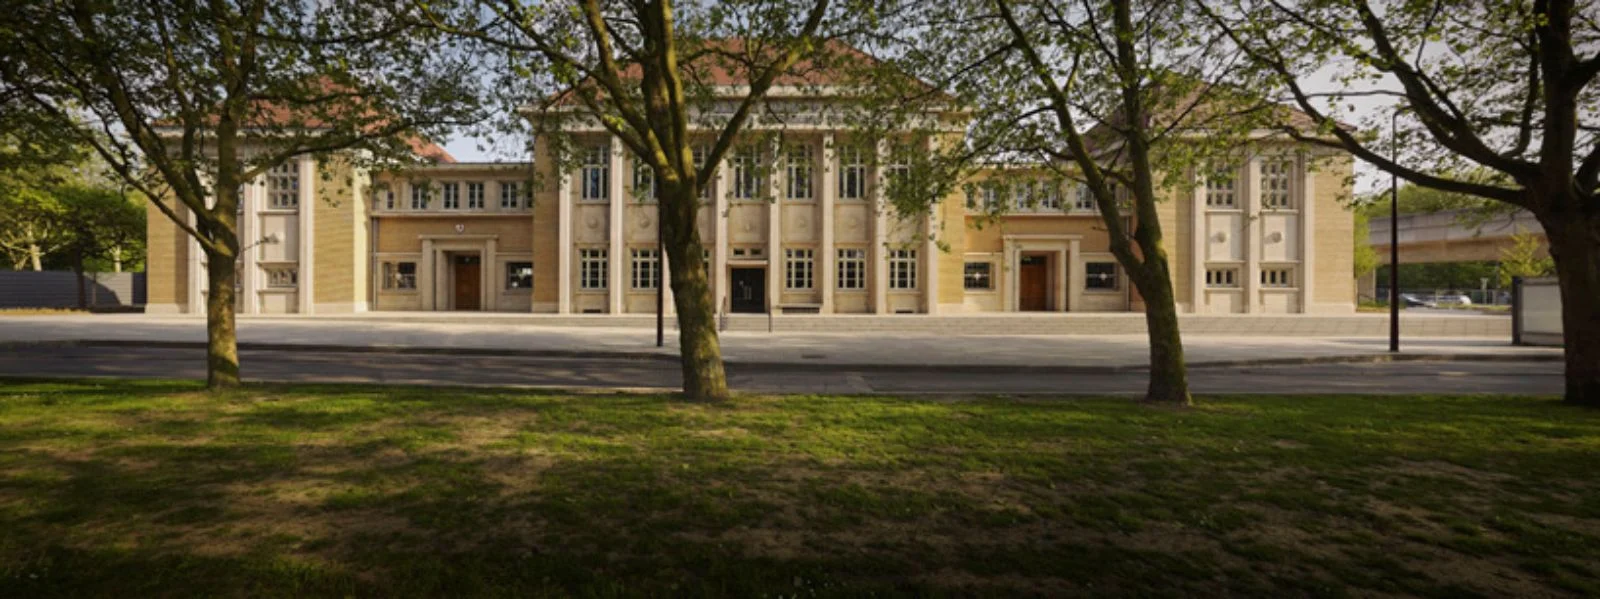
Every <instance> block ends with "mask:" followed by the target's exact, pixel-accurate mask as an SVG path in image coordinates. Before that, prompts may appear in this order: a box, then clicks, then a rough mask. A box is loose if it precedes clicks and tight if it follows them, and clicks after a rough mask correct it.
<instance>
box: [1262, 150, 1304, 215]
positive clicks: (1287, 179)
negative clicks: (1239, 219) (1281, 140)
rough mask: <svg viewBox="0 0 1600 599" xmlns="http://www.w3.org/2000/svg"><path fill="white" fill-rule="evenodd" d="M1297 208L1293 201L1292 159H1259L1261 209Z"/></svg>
mask: <svg viewBox="0 0 1600 599" xmlns="http://www.w3.org/2000/svg"><path fill="white" fill-rule="evenodd" d="M1297 208H1298V207H1297V206H1295V202H1294V160H1292V159H1289V158H1272V159H1263V160H1261V209H1262V210H1279V211H1284V210H1295V209H1297Z"/></svg>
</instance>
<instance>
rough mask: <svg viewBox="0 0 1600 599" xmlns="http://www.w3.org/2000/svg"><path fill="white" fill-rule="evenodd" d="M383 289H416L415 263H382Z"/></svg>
mask: <svg viewBox="0 0 1600 599" xmlns="http://www.w3.org/2000/svg"><path fill="white" fill-rule="evenodd" d="M383 288H384V289H416V288H417V263H416V262H384V263H383Z"/></svg>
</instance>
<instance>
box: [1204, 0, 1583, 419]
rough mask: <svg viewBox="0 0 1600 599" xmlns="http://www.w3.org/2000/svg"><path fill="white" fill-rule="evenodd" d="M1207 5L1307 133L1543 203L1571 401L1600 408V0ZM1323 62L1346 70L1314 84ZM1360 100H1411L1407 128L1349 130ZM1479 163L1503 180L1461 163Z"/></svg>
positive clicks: (1375, 157)
mask: <svg viewBox="0 0 1600 599" xmlns="http://www.w3.org/2000/svg"><path fill="white" fill-rule="evenodd" d="M1197 8H1198V9H1199V10H1201V11H1203V12H1204V13H1205V14H1206V15H1207V16H1208V18H1209V19H1210V20H1211V21H1213V22H1214V23H1215V24H1216V25H1218V26H1219V27H1221V29H1222V31H1223V33H1224V34H1225V35H1226V36H1227V37H1228V38H1229V39H1230V40H1232V41H1233V42H1234V43H1236V44H1238V45H1239V46H1240V47H1241V48H1243V49H1244V50H1245V51H1246V53H1247V54H1248V56H1249V58H1250V62H1251V63H1252V64H1254V65H1256V66H1258V67H1259V68H1260V69H1261V70H1262V71H1263V72H1265V73H1267V74H1268V75H1270V76H1272V77H1273V78H1274V80H1275V83H1276V85H1277V87H1279V88H1282V89H1284V90H1285V91H1286V92H1287V94H1288V95H1289V96H1290V97H1291V98H1292V99H1293V101H1294V102H1295V103H1296V104H1297V105H1298V106H1299V107H1300V109H1301V110H1303V111H1305V112H1306V113H1307V114H1308V115H1310V117H1311V118H1312V119H1313V120H1314V121H1315V122H1316V123H1317V124H1318V125H1319V126H1320V128H1321V131H1322V132H1323V133H1324V134H1328V135H1331V137H1328V136H1327V135H1324V136H1311V135H1304V134H1301V135H1302V137H1304V138H1305V139H1306V140H1307V141H1310V142H1312V143H1321V144H1327V145H1331V146H1335V147H1339V148H1343V149H1345V150H1348V151H1350V152H1352V153H1354V154H1355V155H1356V156H1357V157H1359V158H1361V159H1362V160H1365V161H1367V162H1370V163H1372V164H1373V165H1376V166H1377V167H1378V168H1380V169H1383V170H1385V171H1387V172H1390V173H1394V174H1396V175H1398V176H1399V177H1401V178H1404V179H1406V180H1407V181H1410V182H1412V183H1415V184H1418V185H1422V186H1426V187H1431V188H1434V189H1439V190H1444V191H1449V192H1456V193H1461V194H1469V195H1473V196H1477V197H1481V198H1486V199H1489V200H1493V201H1496V202H1502V203H1505V204H1509V205H1510V206H1513V207H1515V208H1520V209H1525V210H1527V211H1529V212H1531V213H1533V215H1534V216H1535V217H1536V218H1538V219H1539V222H1540V224H1541V225H1542V226H1543V227H1544V229H1545V233H1546V235H1547V236H1548V239H1549V243H1550V254H1551V256H1552V257H1553V258H1554V260H1555V267H1556V276H1557V277H1558V278H1559V279H1560V282H1561V306H1562V329H1563V339H1564V342H1565V346H1566V347H1565V349H1566V401H1568V402H1571V403H1574V404H1578V405H1584V406H1590V407H1600V302H1597V301H1595V298H1596V297H1600V195H1597V194H1600V86H1596V85H1595V78H1596V76H1597V75H1600V16H1597V15H1600V2H1597V1H1596V0H1494V1H1486V2H1443V1H1442V0H1435V1H1432V2H1427V1H1424V2H1385V3H1382V4H1380V5H1378V6H1374V5H1373V4H1372V3H1370V2H1368V1H1367V0H1300V1H1284V0H1233V1H1231V2H1226V3H1222V2H1215V3H1199V4H1198V5H1197ZM1323 72H1336V73H1338V75H1339V76H1338V81H1339V83H1340V84H1341V85H1340V86H1339V87H1338V88H1337V89H1335V90H1333V91H1329V92H1319V91H1317V89H1316V88H1315V87H1314V86H1312V85H1311V84H1310V83H1309V81H1311V80H1312V79H1313V74H1314V73H1323ZM1389 82H1392V83H1389ZM1355 96H1367V97H1374V96H1376V97H1383V96H1387V97H1389V98H1392V99H1393V100H1394V101H1395V102H1396V103H1397V107H1398V108H1402V109H1404V112H1405V118H1404V119H1401V120H1400V124H1401V125H1402V127H1401V128H1400V129H1399V132H1398V134H1397V135H1395V136H1394V137H1392V138H1390V139H1387V140H1383V139H1379V137H1378V135H1377V133H1376V132H1377V131H1381V130H1383V129H1386V128H1387V126H1389V125H1390V124H1391V123H1385V122H1368V123H1365V125H1366V129H1365V130H1358V129H1351V128H1345V127H1341V126H1340V124H1339V123H1338V122H1337V121H1336V119H1338V118H1339V117H1340V116H1341V115H1340V111H1341V110H1342V109H1343V108H1344V104H1345V100H1347V99H1349V98H1352V97H1355ZM1383 120H1388V119H1383ZM1386 142H1387V143H1386ZM1396 148H1398V150H1399V152H1398V154H1395V153H1394V151H1395V149H1396ZM1475 170H1482V171H1487V172H1490V173H1493V174H1494V175H1495V176H1496V177H1495V178H1494V179H1493V180H1489V181H1483V180H1473V179H1470V178H1463V177H1460V176H1458V175H1454V174H1452V173H1464V172H1473V171H1475Z"/></svg>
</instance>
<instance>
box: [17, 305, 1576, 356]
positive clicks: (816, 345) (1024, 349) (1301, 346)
mask: <svg viewBox="0 0 1600 599" xmlns="http://www.w3.org/2000/svg"><path fill="white" fill-rule="evenodd" d="M462 320H464V321H467V322H451V323H445V322H406V321H395V320H392V319H376V318H360V319H334V318H298V319H297V318H283V317H275V318H241V319H240V321H239V341H240V343H241V345H242V346H243V347H245V348H256V349H294V348H306V349H313V348H314V349H322V350H342V349H356V350H359V351H406V352H419V353H440V354H450V353H463V354H466V353H472V354H518V355H544V356H571V357H586V356H589V357H611V358H615V357H635V358H639V359H672V358H674V357H675V356H676V355H677V335H676V334H675V332H674V331H673V330H672V329H671V328H670V323H669V329H668V331H667V340H666V347H664V348H658V347H655V332H654V330H652V329H648V328H638V327H630V328H608V327H578V328H574V327H559V326H539V325H527V324H507V323H505V322H503V321H495V322H493V323H478V322H471V319H462ZM205 337H206V336H205V321H204V320H203V319H200V318H196V317H188V316H147V315H70V316H26V317H23V316H18V317H0V344H27V343H37V342H53V343H108V344H127V345H174V344H184V345H198V344H203V343H204V342H205ZM1401 343H1402V350H1403V352H1402V356H1401V359H1414V358H1429V359H1469V360H1491V359H1492V360H1506V359H1526V360H1553V359H1559V357H1560V356H1561V350H1560V348H1548V347H1513V346H1511V345H1510V343H1509V341H1508V340H1507V339H1506V338H1504V337H1470V336H1456V337H1402V341H1401ZM1184 346H1185V348H1184V349H1185V354H1186V357H1187V358H1188V360H1189V362H1190V363H1191V364H1194V365H1197V366H1200V365H1206V364H1235V365H1237V364H1252V363H1296V362H1308V361H1346V360H1348V361H1361V360H1369V359H1371V360H1384V359H1390V356H1389V355H1388V354H1387V350H1388V341H1387V339H1386V338H1384V337H1375V336H1350V335H1320V336H1307V335H1278V336H1273V335H1259V334H1256V335H1226V334H1215V333H1190V334H1188V335H1186V336H1185V339H1184ZM722 347H723V356H724V359H725V360H727V361H728V362H729V363H730V364H767V365H776V364H784V365H794V366H802V365H803V366H838V365H850V366H854V367H858V368H861V367H869V368H870V367H879V368H896V367H919V366H920V367H951V368H961V367H984V368H995V367H1009V368H1097V369H1104V368H1137V367H1141V366H1143V365H1145V364H1147V363H1148V360H1149V353H1148V352H1149V350H1148V345H1147V343H1146V341H1145V336H1144V335H1143V334H1142V333H1138V334H1098V335H970V336H968V335H948V334H926V333H879V332H862V333H806V332H788V331H779V332H774V333H767V332H764V331H763V332H744V331H729V332H725V333H723V334H722Z"/></svg>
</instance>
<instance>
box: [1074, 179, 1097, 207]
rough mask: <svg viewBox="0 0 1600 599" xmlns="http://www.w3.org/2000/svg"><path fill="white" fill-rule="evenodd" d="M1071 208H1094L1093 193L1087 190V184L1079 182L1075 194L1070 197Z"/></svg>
mask: <svg viewBox="0 0 1600 599" xmlns="http://www.w3.org/2000/svg"><path fill="white" fill-rule="evenodd" d="M1072 209H1073V210H1094V193H1093V192H1091V191H1089V186H1088V185H1084V184H1082V183H1079V184H1078V186H1077V191H1076V195H1075V196H1074V197H1073V199H1072Z"/></svg>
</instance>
